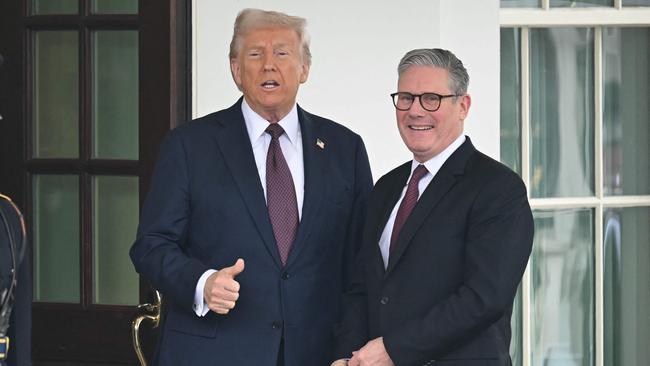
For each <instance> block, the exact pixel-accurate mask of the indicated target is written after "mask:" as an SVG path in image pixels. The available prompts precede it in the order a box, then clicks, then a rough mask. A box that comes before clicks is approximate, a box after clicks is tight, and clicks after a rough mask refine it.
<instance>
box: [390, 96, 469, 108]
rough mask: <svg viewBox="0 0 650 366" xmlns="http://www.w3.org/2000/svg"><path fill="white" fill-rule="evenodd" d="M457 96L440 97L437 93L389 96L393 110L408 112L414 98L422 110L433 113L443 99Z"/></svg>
mask: <svg viewBox="0 0 650 366" xmlns="http://www.w3.org/2000/svg"><path fill="white" fill-rule="evenodd" d="M459 96H460V95H458V94H449V95H440V94H437V93H422V94H411V93H407V92H397V93H393V94H391V95H390V97H391V98H392V99H393V104H394V105H395V108H397V109H398V110H400V111H408V110H409V109H411V106H412V105H413V101H415V98H418V99H420V105H421V106H422V108H424V109H425V110H427V111H429V112H435V111H437V110H438V109H439V108H440V102H442V99H443V98H450V97H459Z"/></svg>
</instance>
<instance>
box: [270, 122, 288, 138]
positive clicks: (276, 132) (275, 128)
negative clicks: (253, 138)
mask: <svg viewBox="0 0 650 366" xmlns="http://www.w3.org/2000/svg"><path fill="white" fill-rule="evenodd" d="M266 133H268V134H269V135H271V138H273V139H277V138H280V136H282V134H283V133H284V129H283V128H282V126H280V125H279V124H277V123H269V127H267V128H266Z"/></svg>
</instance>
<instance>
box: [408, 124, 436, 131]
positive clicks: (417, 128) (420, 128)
mask: <svg viewBox="0 0 650 366" xmlns="http://www.w3.org/2000/svg"><path fill="white" fill-rule="evenodd" d="M408 127H409V128H410V129H412V130H414V131H427V130H432V129H433V126H416V125H409V126H408Z"/></svg>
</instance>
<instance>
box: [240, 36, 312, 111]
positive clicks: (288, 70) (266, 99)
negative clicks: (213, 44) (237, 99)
mask: <svg viewBox="0 0 650 366" xmlns="http://www.w3.org/2000/svg"><path fill="white" fill-rule="evenodd" d="M302 56H303V55H302V51H301V46H300V39H299V38H298V34H297V33H296V32H295V31H294V30H292V29H289V28H282V27H269V28H258V29H254V30H252V31H251V32H249V33H248V34H246V35H245V36H244V37H243V38H242V41H241V48H240V49H239V52H238V55H237V58H235V59H232V60H231V61H230V67H231V70H232V74H233V77H234V79H235V82H236V83H237V86H239V88H240V89H241V90H242V92H243V93H244V97H245V98H246V102H247V103H248V104H249V105H250V106H251V108H252V109H253V110H254V111H255V112H256V113H258V114H259V115H260V116H262V117H263V118H265V119H266V120H268V121H270V122H277V121H279V120H281V119H282V118H283V117H284V116H286V115H287V114H288V113H289V111H291V108H293V105H294V104H295V103H296V95H297V94H298V87H299V86H300V84H302V83H304V82H305V81H307V76H308V75H309V66H308V65H307V64H305V63H304V61H303V57H302Z"/></svg>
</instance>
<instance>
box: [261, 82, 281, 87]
mask: <svg viewBox="0 0 650 366" xmlns="http://www.w3.org/2000/svg"><path fill="white" fill-rule="evenodd" d="M279 86H280V84H278V82H277V81H275V80H267V81H265V82H263V83H262V88H264V89H275V88H277V87H279Z"/></svg>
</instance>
